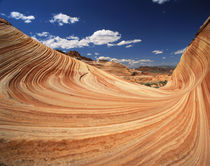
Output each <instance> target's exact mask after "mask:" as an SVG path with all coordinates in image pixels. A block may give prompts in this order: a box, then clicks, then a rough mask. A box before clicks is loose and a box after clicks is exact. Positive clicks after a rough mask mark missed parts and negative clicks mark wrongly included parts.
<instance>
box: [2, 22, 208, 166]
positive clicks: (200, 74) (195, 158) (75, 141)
mask: <svg viewBox="0 0 210 166" xmlns="http://www.w3.org/2000/svg"><path fill="white" fill-rule="evenodd" d="M209 163H210V24H209V19H208V20H207V21H206V22H205V23H204V25H203V27H201V29H200V31H199V33H198V35H197V36H196V38H195V40H194V41H192V43H191V44H190V45H189V47H188V48H187V49H186V51H185V53H184V54H183V56H182V58H181V60H180V63H179V64H178V66H177V68H176V69H175V71H174V72H173V74H172V78H171V80H170V81H169V82H168V84H167V85H166V86H165V87H164V88H160V89H155V88H149V87H146V86H141V85H137V84H132V83H128V82H126V81H123V80H122V79H119V78H118V77H115V76H113V75H110V74H108V73H106V72H104V71H102V70H100V69H97V68H95V67H93V66H90V65H87V64H86V63H84V62H81V61H78V60H76V59H73V58H71V57H69V56H66V55H64V54H62V53H59V52H57V51H53V50H52V49H50V48H48V47H46V46H44V45H43V44H41V43H38V42H37V41H35V40H33V39H31V38H30V37H28V36H27V35H25V34H23V33H22V32H21V31H20V30H18V29H16V28H15V27H13V26H12V25H10V24H9V23H8V22H6V21H5V20H3V19H0V165H21V166H24V165H56V166H57V165H73V166H74V165H76V166H77V165H88V166H93V165H97V166H99V165H107V166H118V165H125V166H135V165H143V166H144V165H145V166H153V165H154V166H158V165H182V166H183V165H184V166H185V165H186V166H192V165H197V166H207V165H209Z"/></svg>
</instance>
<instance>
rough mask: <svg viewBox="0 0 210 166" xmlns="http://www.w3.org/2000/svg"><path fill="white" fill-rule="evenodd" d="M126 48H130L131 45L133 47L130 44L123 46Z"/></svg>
mask: <svg viewBox="0 0 210 166" xmlns="http://www.w3.org/2000/svg"><path fill="white" fill-rule="evenodd" d="M125 47H126V48H131V47H133V46H132V45H127V46H125Z"/></svg>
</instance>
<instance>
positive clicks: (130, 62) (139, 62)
mask: <svg viewBox="0 0 210 166" xmlns="http://www.w3.org/2000/svg"><path fill="white" fill-rule="evenodd" d="M96 59H97V60H108V61H114V62H118V63H123V64H126V65H128V66H131V67H134V66H139V65H145V64H149V63H152V62H153V61H152V60H151V59H138V60H135V59H117V58H111V57H105V56H100V57H97V58H96Z"/></svg>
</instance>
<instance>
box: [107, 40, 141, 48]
mask: <svg viewBox="0 0 210 166" xmlns="http://www.w3.org/2000/svg"><path fill="white" fill-rule="evenodd" d="M141 41H142V40H141V39H134V40H127V41H126V40H122V41H121V42H119V43H116V44H114V43H109V44H107V46H108V47H112V46H122V45H127V44H129V45H130V44H132V43H139V42H141ZM129 47H132V45H130V46H128V47H127V46H126V48H129Z"/></svg>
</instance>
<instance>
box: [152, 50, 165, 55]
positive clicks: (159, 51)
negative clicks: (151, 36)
mask: <svg viewBox="0 0 210 166" xmlns="http://www.w3.org/2000/svg"><path fill="white" fill-rule="evenodd" d="M152 53H154V54H156V55H157V54H162V53H163V51H161V50H154V51H152Z"/></svg>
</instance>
